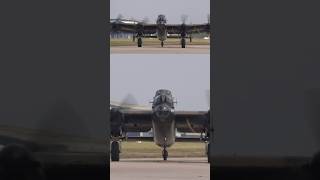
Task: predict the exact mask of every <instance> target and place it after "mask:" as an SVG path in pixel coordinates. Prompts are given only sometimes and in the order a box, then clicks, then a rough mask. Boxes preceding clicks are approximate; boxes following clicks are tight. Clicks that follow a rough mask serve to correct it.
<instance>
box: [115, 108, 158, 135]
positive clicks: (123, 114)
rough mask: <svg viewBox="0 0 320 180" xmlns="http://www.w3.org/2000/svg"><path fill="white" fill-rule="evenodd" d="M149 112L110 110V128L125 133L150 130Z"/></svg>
mask: <svg viewBox="0 0 320 180" xmlns="http://www.w3.org/2000/svg"><path fill="white" fill-rule="evenodd" d="M151 118H152V111H151V110H132V109H123V110H121V109H120V110H117V109H111V118H110V121H111V128H112V129H118V128H121V129H123V130H124V131H125V132H147V131H149V130H150V129H151V128H152V120H151Z"/></svg>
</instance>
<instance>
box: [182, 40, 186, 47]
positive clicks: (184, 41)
mask: <svg viewBox="0 0 320 180" xmlns="http://www.w3.org/2000/svg"><path fill="white" fill-rule="evenodd" d="M181 48H186V39H185V38H181Z"/></svg>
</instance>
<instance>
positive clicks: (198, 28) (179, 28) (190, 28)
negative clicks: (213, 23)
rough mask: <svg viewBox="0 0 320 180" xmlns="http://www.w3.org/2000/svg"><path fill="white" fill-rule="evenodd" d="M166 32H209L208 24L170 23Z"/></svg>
mask: <svg viewBox="0 0 320 180" xmlns="http://www.w3.org/2000/svg"><path fill="white" fill-rule="evenodd" d="M166 27H167V32H168V33H169V34H180V33H187V34H192V33H210V25H209V24H192V25H186V24H171V25H167V26H166Z"/></svg>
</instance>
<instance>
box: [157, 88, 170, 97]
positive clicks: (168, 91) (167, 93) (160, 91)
mask: <svg viewBox="0 0 320 180" xmlns="http://www.w3.org/2000/svg"><path fill="white" fill-rule="evenodd" d="M160 94H165V95H168V96H171V91H170V90H167V89H159V90H157V91H156V96H158V95H160Z"/></svg>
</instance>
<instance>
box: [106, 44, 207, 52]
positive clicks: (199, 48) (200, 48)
mask: <svg viewBox="0 0 320 180" xmlns="http://www.w3.org/2000/svg"><path fill="white" fill-rule="evenodd" d="M110 49H111V51H110V52H111V54H210V46H209V45H187V46H186V48H181V47H180V46H179V45H167V46H165V47H160V46H158V45H157V46H151V45H149V46H144V47H140V48H139V47H137V46H113V47H111V48H110Z"/></svg>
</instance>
